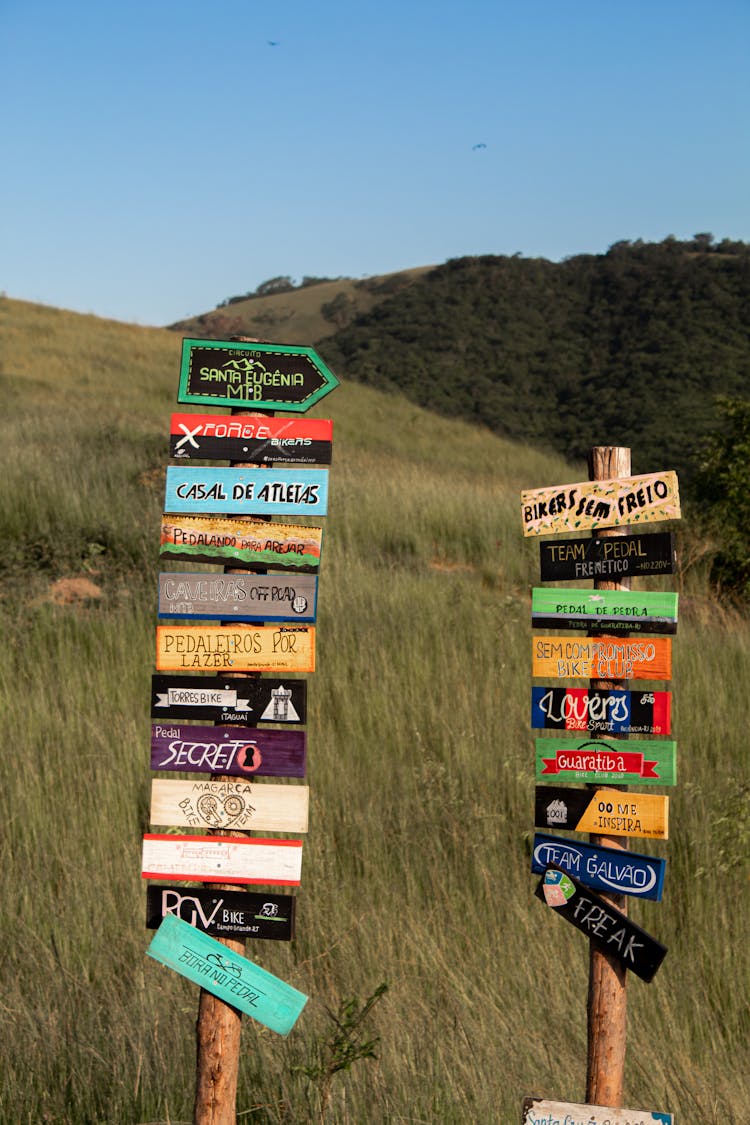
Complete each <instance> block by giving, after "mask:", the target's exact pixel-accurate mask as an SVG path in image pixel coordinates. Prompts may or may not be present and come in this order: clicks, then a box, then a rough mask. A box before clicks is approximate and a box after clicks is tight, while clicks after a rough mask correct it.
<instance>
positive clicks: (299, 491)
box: [164, 465, 328, 516]
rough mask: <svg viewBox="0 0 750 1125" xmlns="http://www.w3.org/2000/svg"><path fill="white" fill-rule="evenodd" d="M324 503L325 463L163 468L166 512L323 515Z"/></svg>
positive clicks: (325, 493) (325, 501) (326, 480)
mask: <svg viewBox="0 0 750 1125" xmlns="http://www.w3.org/2000/svg"><path fill="white" fill-rule="evenodd" d="M327 509H328V471H327V470H326V469H240V468H236V469H231V468H230V469H224V468H218V469H217V468H212V467H210V466H209V467H206V468H195V467H194V466H192V465H190V466H188V465H170V466H169V468H168V469H167V490H166V495H165V500H164V511H165V512H196V513H198V514H201V513H204V512H211V513H214V514H215V515H225V514H226V515H259V516H324V515H325V514H326V511H327Z"/></svg>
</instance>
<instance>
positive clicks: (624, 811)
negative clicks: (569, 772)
mask: <svg viewBox="0 0 750 1125" xmlns="http://www.w3.org/2000/svg"><path fill="white" fill-rule="evenodd" d="M534 827H535V828H563V829H565V828H567V829H568V830H569V831H571V832H604V833H607V834H609V835H613V836H634V837H639V838H640V839H643V840H666V839H668V836H669V797H664V796H662V795H661V794H657V793H631V792H627V793H623V792H622V791H621V790H620V789H597V790H596V792H592V791H591V790H590V789H564V788H559V787H557V786H554V785H537V787H536V792H535V799H534Z"/></svg>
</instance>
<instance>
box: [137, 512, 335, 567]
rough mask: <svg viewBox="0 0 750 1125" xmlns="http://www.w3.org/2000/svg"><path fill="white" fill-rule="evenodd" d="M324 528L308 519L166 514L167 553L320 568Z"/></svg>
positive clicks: (164, 543)
mask: <svg viewBox="0 0 750 1125" xmlns="http://www.w3.org/2000/svg"><path fill="white" fill-rule="evenodd" d="M322 539H323V531H322V528H320V527H307V526H303V525H302V524H283V523H263V522H261V521H251V520H238V519H205V518H202V517H200V516H172V515H169V516H163V517H162V521H161V545H160V547H159V554H160V555H161V557H162V558H163V559H175V560H177V561H178V562H204V563H225V564H227V565H228V566H246V567H251V568H252V567H266V566H271V567H284V569H285V570H305V571H309V570H317V569H318V568H319V566H320V551H321V544H322Z"/></svg>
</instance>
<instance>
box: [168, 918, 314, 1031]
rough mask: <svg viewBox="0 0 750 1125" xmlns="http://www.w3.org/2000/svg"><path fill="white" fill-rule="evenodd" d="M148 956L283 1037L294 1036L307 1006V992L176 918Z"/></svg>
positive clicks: (169, 920) (172, 919)
mask: <svg viewBox="0 0 750 1125" xmlns="http://www.w3.org/2000/svg"><path fill="white" fill-rule="evenodd" d="M146 952H147V953H148V955H149V957H153V958H154V960H155V961H159V962H160V963H161V964H162V965H166V966H167V968H169V969H174V971H175V972H176V973H179V974H180V975H181V976H183V977H187V979H188V980H189V981H192V982H193V984H198V985H200V987H201V988H205V989H206V991H207V992H211V993H212V994H213V995H214V996H218V997H219V999H220V1000H223V1001H224V1002H225V1003H226V1004H231V1005H232V1007H233V1008H237V1009H238V1010H239V1011H240V1012H244V1013H245V1014H246V1015H248V1016H252V1017H253V1019H254V1020H257V1021H258V1023H262V1024H263V1025H264V1026H265V1027H269V1028H270V1029H271V1031H276V1032H277V1033H278V1034H279V1035H288V1034H289V1032H290V1031H291V1030H292V1028H293V1027H294V1025H295V1023H296V1022H297V1020H298V1019H299V1016H300V1013H301V1012H302V1009H303V1008H304V1006H305V1004H306V1003H307V997H306V996H305V994H304V993H303V992H299V991H298V990H297V989H296V988H292V986H291V985H290V984H287V983H286V982H285V981H283V980H280V979H279V977H275V976H274V975H273V973H269V972H267V971H266V970H265V969H261V968H260V967H259V966H258V965H255V964H253V962H252V961H248V959H247V957H241V956H240V955H239V953H235V952H234V950H233V949H230V948H229V947H228V946H226V945H222V943H221V942H220V941H217V939H216V938H213V937H209V935H208V934H204V933H201V931H200V930H197V929H196V928H195V926H190V925H188V923H187V922H183V920H182V918H178V917H177V916H176V915H175V914H168V915H167V917H166V918H165V919H164V920H163V921H162V923H161V925H160V926H159V929H158V930H157V931H156V933H155V934H154V937H153V940H152V942H151V944H150V945H149V947H148V949H147V950H146Z"/></svg>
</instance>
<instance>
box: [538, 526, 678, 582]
mask: <svg viewBox="0 0 750 1125" xmlns="http://www.w3.org/2000/svg"><path fill="white" fill-rule="evenodd" d="M675 566H676V554H675V545H674V535H673V534H672V533H671V532H670V531H664V532H658V533H657V534H655V535H654V534H651V535H620V536H617V538H611V539H561V540H560V539H559V540H557V541H555V540H551V541H549V542H543V543H540V544H539V568H540V573H541V579H542V582H570V581H573V582H578V581H580V580H581V579H585V578H595V579H596V578H604V579H606V578H609V579H612V580H613V581H616V582H620V581H622V579H624V578H633V577H636V576H638V575H653V574H672V573H673V572H674V569H675Z"/></svg>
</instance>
